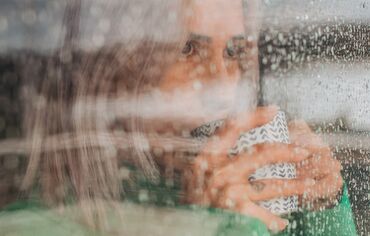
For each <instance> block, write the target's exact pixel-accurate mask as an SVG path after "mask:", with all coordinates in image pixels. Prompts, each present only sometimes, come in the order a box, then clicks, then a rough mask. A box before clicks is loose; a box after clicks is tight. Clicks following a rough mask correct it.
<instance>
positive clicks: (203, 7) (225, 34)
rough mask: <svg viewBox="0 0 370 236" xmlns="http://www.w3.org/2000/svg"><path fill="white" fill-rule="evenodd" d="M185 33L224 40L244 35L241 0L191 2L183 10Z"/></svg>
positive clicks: (197, 0)
mask: <svg viewBox="0 0 370 236" xmlns="http://www.w3.org/2000/svg"><path fill="white" fill-rule="evenodd" d="M185 11H186V14H185V19H186V20H185V27H186V31H188V32H192V33H195V34H199V35H204V36H208V37H210V38H212V39H214V40H217V39H226V38H230V37H232V36H235V35H241V34H243V33H244V21H243V19H244V18H243V3H242V1H241V0H192V1H190V3H189V4H188V5H187V9H185Z"/></svg>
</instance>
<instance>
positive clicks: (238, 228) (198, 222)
mask: <svg viewBox="0 0 370 236" xmlns="http://www.w3.org/2000/svg"><path fill="white" fill-rule="evenodd" d="M133 173H134V175H131V177H132V178H130V180H127V181H124V183H123V184H124V189H125V190H126V191H125V198H126V200H125V201H124V202H123V203H122V209H123V211H122V212H123V214H124V216H123V219H124V220H117V219H114V218H113V217H109V221H110V222H112V226H111V230H110V231H108V232H104V233H102V232H97V231H93V230H91V229H89V228H88V227H86V226H85V225H84V224H82V223H81V222H80V221H79V220H77V219H76V217H74V214H73V213H65V214H63V215H60V214H57V213H56V211H54V210H50V209H47V208H46V207H43V206H42V205H41V204H39V203H30V202H17V203H15V204H13V205H11V206H9V207H7V208H5V209H3V210H2V211H0V235H1V236H3V235H4V236H5V235H8V236H10V235H11V236H15V235H19V236H31V235H35V236H36V235H37V236H43V235H56V236H58V235H76V236H80V235H130V236H131V235H192V236H193V235H202V236H204V235H210V236H211V235H231V236H239V235H240V236H246V235H258V236H259V235H262V236H268V235H274V234H273V233H272V232H269V231H268V230H267V229H266V227H265V225H264V224H263V223H262V222H260V221H259V220H257V219H254V218H251V217H247V216H242V215H239V214H235V213H232V212H229V211H224V210H220V209H212V208H209V209H206V208H202V207H196V206H184V205H180V204H179V201H178V200H179V197H180V195H179V194H180V193H181V192H180V189H179V183H177V181H175V182H168V181H167V182H166V181H165V180H162V181H160V182H159V183H157V184H154V183H149V182H148V181H145V178H144V177H143V176H142V175H141V174H140V173H138V172H135V171H134V172H133ZM176 179H177V178H175V180H176ZM69 208H70V209H73V208H74V206H73V205H71V206H70V207H69ZM67 212H68V211H67ZM72 212H73V211H72ZM289 221H290V224H289V226H288V227H287V229H286V230H285V231H284V232H281V233H279V234H278V235H279V236H284V235H297V236H298V235H303V236H310V235H312V236H314V235H315V236H316V235H323V236H330V235H335V236H355V235H357V233H356V229H355V224H354V220H353V216H352V210H351V207H350V202H349V199H348V194H347V189H346V188H345V189H344V191H343V196H342V199H341V202H340V203H339V205H337V206H336V207H334V208H332V209H327V210H324V211H321V212H300V213H294V214H292V215H290V216H289Z"/></svg>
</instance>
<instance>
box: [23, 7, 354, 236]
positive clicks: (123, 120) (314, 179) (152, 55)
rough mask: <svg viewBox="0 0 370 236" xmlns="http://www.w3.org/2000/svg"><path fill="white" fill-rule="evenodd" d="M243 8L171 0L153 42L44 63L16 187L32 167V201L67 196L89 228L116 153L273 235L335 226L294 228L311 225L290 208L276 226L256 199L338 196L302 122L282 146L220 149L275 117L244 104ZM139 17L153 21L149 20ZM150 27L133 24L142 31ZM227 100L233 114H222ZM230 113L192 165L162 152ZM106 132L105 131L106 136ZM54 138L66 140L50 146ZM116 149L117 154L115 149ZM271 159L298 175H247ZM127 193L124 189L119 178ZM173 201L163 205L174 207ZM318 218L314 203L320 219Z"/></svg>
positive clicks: (333, 166) (249, 44)
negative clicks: (237, 151) (175, 179)
mask: <svg viewBox="0 0 370 236" xmlns="http://www.w3.org/2000/svg"><path fill="white" fill-rule="evenodd" d="M132 4H134V3H132ZM244 4H246V9H247V10H246V12H244V13H243V12H242V10H241V9H243V3H242V2H241V1H231V2H230V1H225V0H217V1H208V0H207V1H183V2H181V4H179V5H176V4H174V3H173V2H172V3H169V5H166V6H167V8H165V9H168V7H172V9H180V11H176V10H174V12H177V13H178V16H180V17H178V21H177V23H178V24H179V25H180V26H181V27H178V28H177V27H171V24H169V25H166V27H168V29H166V27H164V28H165V29H166V30H167V31H168V32H169V33H174V32H176V34H175V35H173V34H171V36H169V35H168V37H165V38H163V35H166V34H161V35H160V36H161V37H162V38H161V40H160V41H161V42H162V43H157V42H156V41H158V39H157V38H156V37H155V36H154V34H153V35H152V38H150V37H147V39H148V38H149V39H151V40H146V42H144V41H142V42H140V43H139V44H138V45H135V46H132V45H131V44H128V45H129V46H130V47H128V45H123V46H122V45H121V46H117V47H106V48H102V49H100V50H99V51H98V53H95V54H94V53H82V52H78V53H75V54H72V55H71V57H70V58H72V61H68V58H69V57H68V56H67V60H66V59H65V58H62V59H63V60H62V62H63V61H64V62H65V61H67V62H66V63H65V64H64V65H63V64H62V66H63V67H64V68H62V70H61V72H62V73H66V74H60V73H55V74H51V73H53V72H60V71H58V70H55V68H58V67H54V65H50V67H49V71H50V73H49V74H48V76H47V77H46V78H45V79H44V81H42V83H41V85H40V87H39V88H38V89H39V90H38V92H39V94H40V95H41V96H37V97H36V98H37V101H36V103H33V104H36V106H34V107H32V106H29V111H28V112H27V114H28V115H26V120H25V121H26V125H25V126H26V127H27V128H28V130H27V134H28V137H29V139H30V140H32V149H31V150H32V152H31V155H30V162H29V166H28V170H27V175H26V177H25V182H24V185H23V188H24V189H30V187H31V186H32V180H33V179H34V178H35V176H36V173H37V171H40V174H39V176H40V178H39V180H40V182H41V189H42V194H43V199H45V201H46V202H47V203H48V204H50V205H54V204H60V203H66V202H68V201H70V200H69V199H70V198H71V196H75V199H74V201H76V202H77V203H79V204H80V205H81V206H82V208H81V209H82V212H83V213H85V216H86V217H85V219H86V220H87V223H88V224H89V225H96V223H97V222H96V221H95V220H96V217H94V214H95V213H96V212H98V213H102V214H104V211H95V210H93V209H96V208H99V207H100V205H101V203H102V202H113V203H116V201H117V200H119V198H120V193H121V186H120V181H119V174H120V173H119V171H118V165H119V160H118V158H117V157H121V159H123V162H125V163H129V164H128V165H132V164H133V165H134V166H136V167H139V168H140V169H141V170H142V172H143V173H145V175H146V179H147V180H152V182H155V180H156V179H158V176H163V175H169V176H173V175H177V173H179V174H180V175H181V176H182V177H181V180H182V181H184V182H185V183H184V184H183V187H184V188H185V191H184V195H185V197H184V199H185V201H187V202H188V203H193V204H199V205H205V206H213V207H220V208H226V209H228V210H231V211H233V212H237V213H240V214H243V215H247V216H251V217H255V218H258V219H259V220H261V221H262V222H263V223H264V224H265V225H266V227H268V228H269V229H270V230H273V231H282V230H284V229H286V228H287V233H294V232H304V234H305V235H308V234H319V233H322V232H323V233H328V232H330V233H333V232H335V229H336V227H332V225H331V226H330V227H332V229H333V228H334V231H333V230H332V229H329V226H328V225H326V222H319V223H317V224H315V225H314V226H313V227H308V226H307V225H305V224H306V223H307V222H308V223H307V224H309V223H310V222H311V221H310V220H306V218H305V217H306V215H301V216H299V217H301V219H303V220H301V221H298V220H297V218H294V216H293V218H292V222H296V224H297V222H303V223H299V225H298V227H294V226H292V225H294V224H293V223H292V224H290V226H291V227H287V226H288V224H289V223H288V222H287V221H286V220H284V219H282V218H281V217H278V216H275V215H273V214H272V213H270V212H268V211H267V210H265V209H263V208H260V207H259V206H258V205H257V204H256V203H257V202H258V201H261V200H266V199H272V198H275V197H279V196H291V195H299V196H301V200H302V201H301V202H302V205H303V206H306V207H309V208H311V209H316V208H318V207H328V206H329V205H332V204H333V203H335V201H336V200H337V199H338V196H340V195H341V189H342V179H341V177H340V164H339V163H338V162H337V161H335V160H334V159H333V158H332V156H331V152H330V149H329V147H327V146H325V144H323V143H322V142H321V140H320V139H319V138H318V137H317V136H315V135H314V134H313V133H312V132H311V131H310V129H309V128H308V126H307V125H306V124H305V123H304V122H293V123H291V124H290V128H291V129H290V133H291V137H292V141H293V144H292V145H283V144H274V145H260V146H258V147H256V148H255V149H254V150H253V151H252V152H251V153H248V154H246V155H248V157H249V158H239V157H236V158H234V159H232V160H230V159H229V158H228V157H227V150H228V149H229V148H230V147H231V146H232V145H233V144H234V143H235V140H236V138H237V137H238V135H239V133H240V132H241V131H248V130H250V129H252V128H254V127H257V126H260V125H262V124H265V123H267V122H268V121H269V120H271V118H272V117H273V116H274V115H275V113H276V108H274V107H265V108H257V109H256V107H255V106H256V100H257V87H258V86H257V84H258V50H257V39H258V37H257V35H258V29H257V28H258V27H257V26H258V22H257V20H258V19H260V18H259V17H258V15H257V14H256V13H258V1H248V2H246V3H244ZM179 6H181V7H180V8H176V7H179ZM156 7H157V6H156ZM158 8H159V7H158ZM162 17H163V16H162V15H161V17H159V19H162ZM164 18H165V17H164ZM162 20H163V19H162ZM173 22H174V21H172V23H173ZM175 22H176V21H175ZM160 23H163V22H160ZM149 25H150V26H152V27H154V26H155V27H154V29H158V28H157V26H158V22H155V21H153V22H150V23H149ZM172 26H173V25H172ZM175 26H176V24H175ZM150 28H151V27H148V26H147V27H142V29H145V30H147V31H148V32H146V33H148V34H149V35H150V34H151V32H150V30H151V29H150ZM174 28H176V29H181V30H180V31H179V30H176V31H174V30H173V29H174ZM161 29H162V28H161ZM152 30H153V29H152ZM162 33H163V32H162ZM166 36H167V35H166ZM169 39H170V40H169ZM163 42H165V43H163ZM144 53H145V54H144ZM67 55H68V54H67ZM62 56H65V55H62ZM50 63H52V62H50ZM58 69H60V68H58ZM50 74H51V75H50ZM65 78H69V79H65ZM239 87H242V88H243V89H248V90H249V92H246V91H245V90H242V92H241V96H242V95H244V94H246V97H245V96H244V97H243V96H242V97H238V96H236V97H237V98H238V99H241V98H242V99H244V100H243V101H244V102H243V103H242V104H239V100H235V96H234V95H235V94H237V93H239V92H240V91H239V90H238V88H239ZM220 89H221V90H222V92H223V93H222V94H221V93H219V91H220ZM120 98H122V100H120ZM248 99H249V100H248ZM112 101H113V102H112ZM121 101H123V102H121ZM245 101H248V102H245ZM166 103H167V104H166ZM235 104H237V106H235V107H236V108H235V110H232V111H230V109H229V108H230V107H234V105H235ZM151 106H155V108H158V109H151ZM190 109H191V110H190ZM156 110H159V111H161V112H158V111H156ZM235 111H236V112H237V113H236V114H237V117H236V118H228V119H226V121H225V123H224V126H223V128H221V129H219V130H218V131H217V136H218V138H217V139H210V140H209V142H208V143H206V144H205V145H203V146H202V150H201V151H194V150H186V151H188V152H189V151H193V152H195V153H196V154H195V155H196V157H195V158H194V161H192V160H191V161H190V163H189V161H186V160H187V159H184V158H176V157H178V155H177V156H176V155H173V153H175V152H176V153H178V150H176V149H174V144H173V141H174V140H175V139H174V137H173V136H175V137H176V136H177V137H178V136H179V135H181V136H185V137H188V136H189V133H190V132H191V130H192V129H193V128H195V127H197V126H199V125H201V124H203V123H205V122H207V121H211V120H214V119H219V118H225V117H226V116H225V114H230V112H235ZM189 113H190V114H189ZM117 126H121V127H122V129H121V130H122V132H124V133H123V135H122V133H117V130H119V128H117ZM113 131H114V132H115V134H114V135H113V136H112V135H108V136H106V135H105V134H111V133H112V132H113ZM137 131H140V132H137ZM153 133H154V134H153ZM164 134H165V135H167V136H169V137H171V141H172V142H170V145H169V143H168V142H167V143H163V142H160V141H162V139H160V138H159V137H158V135H164ZM61 135H62V137H63V138H66V139H67V141H64V142H60V141H59V138H60V136H61ZM115 135H116V136H115ZM50 136H51V137H55V136H57V138H55V139H53V138H50ZM153 137H154V138H153ZM181 140H182V142H181V144H182V145H179V146H180V147H181V148H183V149H184V146H187V145H185V144H186V143H184V142H183V139H181ZM125 142H126V144H125ZM127 142H128V144H127ZM127 146H128V147H131V149H127ZM117 147H121V148H123V149H124V150H125V152H123V153H120V152H118V151H117V149H118V148H117ZM132 147H133V148H132ZM160 147H162V149H159V148H160ZM155 148H156V149H155ZM153 153H154V155H152V154H153ZM180 154H181V153H180ZM180 157H183V156H181V155H180ZM246 160H248V161H246ZM281 162H294V163H295V164H296V166H297V170H298V179H296V180H290V181H282V180H281V181H280V180H279V181H277V180H264V181H257V182H254V183H250V182H249V181H247V177H248V176H249V175H250V174H251V173H253V172H254V170H256V169H257V168H258V167H262V166H264V165H268V164H272V163H281ZM126 165H127V164H126ZM173 170H174V171H173ZM121 174H122V173H121ZM126 185H127V184H126ZM153 185H155V184H153ZM124 186H125V185H124ZM175 187H177V188H179V186H177V185H176V186H175ZM149 188H150V187H149ZM149 188H148V189H149ZM124 190H125V187H124ZM127 190H128V191H130V188H129V187H127V186H126V191H127ZM149 190H150V189H149ZM139 195H140V194H139ZM129 196H130V192H129V193H128V198H129ZM145 198H146V197H144V198H143V197H141V199H140V196H139V197H138V199H139V200H143V199H145ZM322 199H324V200H325V201H322ZM176 201H178V199H175V202H174V204H179V203H178V202H176ZM86 202H88V204H86ZM230 202H232V204H228V203H230ZM86 206H88V207H86ZM91 206H95V207H91ZM337 207H339V208H340V209H339V210H338V211H347V212H348V211H349V212H350V209H349V208H348V206H347V207H344V208H343V207H342V206H341V205H339V206H337ZM342 208H343V209H342ZM334 211H335V210H334ZM315 214H316V213H313V215H314V216H315V217H316V220H317V219H320V220H319V221H321V218H320V217H322V216H320V214H321V213H318V215H315ZM325 214H326V213H325V211H324V212H323V213H322V215H324V216H325ZM296 217H297V216H296ZM307 217H308V218H310V217H312V215H307ZM333 217H334V216H333ZM98 218H99V217H98ZM102 218H104V217H102ZM324 218H325V217H324ZM345 219H346V220H349V221H350V222H349V223H350V224H352V226H349V227H348V228H346V231H342V232H337V233H346V234H347V233H348V232H350V233H353V232H354V231H353V222H352V218H351V216H350V213H349V215H348V216H347V217H346V218H345ZM333 220H334V221H335V219H333ZM258 227H259V226H256V228H258ZM325 227H326V228H325ZM298 230H299V231H298ZM327 230H329V231H327ZM330 230H331V231H330Z"/></svg>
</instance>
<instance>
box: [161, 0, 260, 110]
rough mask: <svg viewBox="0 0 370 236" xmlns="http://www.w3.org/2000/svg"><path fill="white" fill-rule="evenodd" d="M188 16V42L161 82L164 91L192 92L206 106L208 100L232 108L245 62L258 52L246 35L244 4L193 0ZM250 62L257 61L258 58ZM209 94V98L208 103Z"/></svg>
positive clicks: (236, 0)
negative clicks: (225, 104) (214, 100)
mask: <svg viewBox="0 0 370 236" xmlns="http://www.w3.org/2000/svg"><path fill="white" fill-rule="evenodd" d="M184 15H185V17H184V21H183V23H184V27H185V31H186V36H187V38H186V40H184V43H183V47H182V52H181V53H180V56H179V58H178V60H177V61H176V62H175V63H174V64H173V65H172V66H170V67H169V68H168V70H167V71H166V73H165V76H164V78H162V79H161V82H160V85H159V87H160V89H161V91H163V92H173V91H175V90H176V91H179V90H180V91H181V90H182V91H186V92H190V93H192V94H194V97H195V98H196V97H198V96H199V97H203V98H202V99H199V100H202V101H200V102H201V103H202V105H203V106H207V99H218V100H219V101H221V100H222V101H223V102H224V103H227V104H228V105H230V104H229V103H232V102H233V99H234V98H235V90H236V88H237V85H238V81H239V80H240V78H241V75H242V71H241V67H240V63H241V60H242V59H243V56H244V58H245V55H246V54H248V53H249V52H250V51H252V50H254V51H256V48H257V47H256V44H255V43H253V42H249V41H248V37H247V36H246V33H245V27H244V17H243V4H242V1H241V0H193V1H191V2H190V3H189V4H187V7H186V9H184ZM247 58H248V59H247V60H256V61H257V57H247ZM210 90H211V92H210ZM212 90H213V92H212ZM206 91H207V94H209V98H207V99H205V102H204V94H205V92H206ZM198 102H199V101H198Z"/></svg>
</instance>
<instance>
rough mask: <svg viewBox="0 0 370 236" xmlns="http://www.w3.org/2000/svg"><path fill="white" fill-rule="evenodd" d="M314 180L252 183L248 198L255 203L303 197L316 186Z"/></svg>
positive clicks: (278, 180) (274, 180) (271, 180)
mask: <svg viewBox="0 0 370 236" xmlns="http://www.w3.org/2000/svg"><path fill="white" fill-rule="evenodd" d="M315 183H316V181H315V180H314V179H266V180H256V181H252V182H250V184H249V186H248V196H249V198H250V199H251V200H252V201H254V202H258V201H266V200H271V199H274V198H279V197H289V196H294V195H303V194H305V193H306V192H307V191H309V189H310V188H311V187H312V186H314V185H315Z"/></svg>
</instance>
